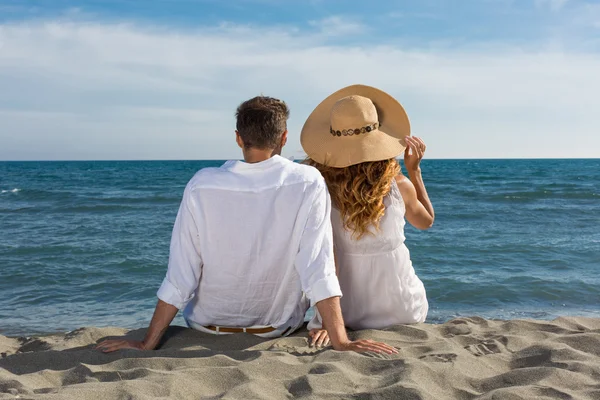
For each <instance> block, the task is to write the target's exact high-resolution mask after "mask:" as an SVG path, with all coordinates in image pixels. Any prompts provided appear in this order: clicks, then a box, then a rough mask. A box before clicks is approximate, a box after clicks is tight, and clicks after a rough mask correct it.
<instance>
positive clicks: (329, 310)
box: [317, 297, 398, 354]
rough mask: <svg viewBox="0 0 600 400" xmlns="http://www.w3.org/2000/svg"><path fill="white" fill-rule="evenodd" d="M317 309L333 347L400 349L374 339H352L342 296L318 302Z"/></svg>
mask: <svg viewBox="0 0 600 400" xmlns="http://www.w3.org/2000/svg"><path fill="white" fill-rule="evenodd" d="M317 309H318V310H319V314H321V319H322V320H323V327H324V328H325V329H326V330H327V332H328V336H329V338H330V339H331V343H332V344H333V348H334V349H335V350H338V351H357V352H367V351H372V352H374V353H387V354H396V353H398V350H396V349H395V348H393V347H392V346H388V345H387V344H384V343H379V342H375V341H373V340H355V341H350V339H348V335H347V334H346V327H345V326H344V318H343V317H342V310H341V309H340V298H339V297H330V298H328V299H325V300H321V301H319V302H318V303H317Z"/></svg>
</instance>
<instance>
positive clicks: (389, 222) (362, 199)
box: [301, 85, 434, 345]
mask: <svg viewBox="0 0 600 400" xmlns="http://www.w3.org/2000/svg"><path fill="white" fill-rule="evenodd" d="M409 135H410V124H409V121H408V117H407V115H406V113H405V111H404V109H403V108H402V106H401V105H400V103H398V102H397V101H396V100H395V99H394V98H392V97H391V96H390V95H388V94H386V93H384V92H382V91H380V90H378V89H375V88H372V87H369V86H363V85H354V86H350V87H347V88H344V89H342V90H340V91H338V92H336V93H334V94H332V95H331V96H329V97H328V98H327V99H325V100H324V101H323V102H322V103H321V104H319V106H317V108H316V109H315V110H314V111H313V112H312V114H311V115H310V116H309V118H308V120H307V121H306V123H305V125H304V127H303V129H302V135H301V142H302V147H303V148H304V151H305V152H306V154H307V155H308V157H309V159H308V161H307V162H308V163H309V164H310V165H313V166H314V167H316V168H317V169H319V170H320V171H321V173H322V175H323V177H324V178H325V181H326V183H327V187H328V189H329V193H330V195H331V199H332V204H333V208H332V213H331V219H332V225H333V236H334V253H335V258H336V270H337V274H338V278H339V280H340V285H341V288H342V292H343V294H344V296H343V297H342V299H341V305H342V312H343V316H344V321H345V322H346V326H347V327H349V328H351V329H381V328H386V327H389V326H391V325H395V324H410V323H416V322H423V321H425V318H426V316H427V311H428V307H429V306H428V302H427V297H426V293H425V288H424V286H423V283H422V282H421V280H420V279H419V278H418V277H417V276H416V274H415V271H414V269H413V266H412V263H411V260H410V254H409V251H408V249H407V248H406V246H405V245H404V240H405V237H404V224H405V222H404V219H405V218H406V220H408V222H409V223H410V224H411V225H413V226H414V227H416V228H418V229H427V228H430V227H431V225H432V224H433V220H434V210H433V206H432V205H431V202H430V201H429V198H428V196H427V191H426V190H425V185H424V184H423V179H422V177H421V169H420V161H421V159H422V158H423V154H424V153H425V149H426V147H425V144H424V143H423V141H422V140H421V139H419V138H416V137H410V136H409ZM402 154H404V164H405V167H406V169H407V172H408V178H406V177H405V176H404V175H402V173H401V169H400V166H399V165H398V162H397V161H396V157H398V156H400V155H402ZM311 336H312V338H313V343H314V344H316V345H321V344H326V343H327V342H328V338H327V334H326V332H325V331H323V330H311Z"/></svg>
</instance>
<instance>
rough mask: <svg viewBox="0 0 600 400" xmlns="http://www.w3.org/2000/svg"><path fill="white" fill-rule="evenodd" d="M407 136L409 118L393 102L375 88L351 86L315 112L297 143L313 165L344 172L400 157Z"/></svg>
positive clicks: (408, 132) (321, 105)
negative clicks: (362, 164)
mask: <svg viewBox="0 0 600 400" xmlns="http://www.w3.org/2000/svg"><path fill="white" fill-rule="evenodd" d="M409 135H410V123H409V121H408V116H407V115H406V112H405V111H404V108H403V107H402V105H400V103H398V101H397V100H396V99H394V98H393V97H392V96H390V95H389V94H387V93H385V92H383V91H381V90H379V89H376V88H374V87H370V86H365V85H352V86H348V87H345V88H343V89H341V90H338V91H337V92H335V93H333V94H332V95H330V96H329V97H327V98H326V99H325V100H323V101H322V102H321V104H319V105H318V106H317V108H315V109H314V111H313V112H312V113H311V114H310V116H309V117H308V119H307V120H306V122H305V123H304V127H303V128H302V133H301V135H300V142H301V143H302V148H303V149H304V151H305V152H306V154H307V155H308V156H309V157H310V158H311V159H313V160H314V161H316V162H318V163H320V164H323V165H326V166H329V167H335V168H344V167H348V166H350V165H354V164H360V163H363V162H368V161H380V160H387V159H390V158H394V157H397V156H399V155H400V154H402V152H404V150H405V148H406V147H405V146H406V144H405V142H404V138H405V137H406V136H409Z"/></svg>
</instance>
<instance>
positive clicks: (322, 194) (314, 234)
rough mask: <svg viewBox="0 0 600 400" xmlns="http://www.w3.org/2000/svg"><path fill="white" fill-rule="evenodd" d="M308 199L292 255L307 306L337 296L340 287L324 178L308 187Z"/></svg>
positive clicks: (339, 292) (329, 200)
mask: <svg viewBox="0 0 600 400" xmlns="http://www.w3.org/2000/svg"><path fill="white" fill-rule="evenodd" d="M311 189H313V190H312V193H311V194H310V195H309V196H307V198H308V199H311V200H312V205H311V207H310V210H309V212H308V216H307V219H306V224H305V227H304V230H303V232H302V238H301V240H300V248H299V250H298V254H297V255H296V260H295V266H296V270H297V272H298V275H299V276H300V281H301V284H302V290H303V291H304V293H306V296H307V297H308V298H309V299H310V304H311V306H314V305H315V304H316V303H318V302H319V301H321V300H325V299H328V298H330V297H341V296H342V291H341V290H340V284H339V282H338V278H337V276H336V275H335V262H334V258H333V233H332V230H331V199H330V197H329V193H328V192H327V187H326V186H325V182H324V181H319V182H318V183H317V184H315V187H314V188H311Z"/></svg>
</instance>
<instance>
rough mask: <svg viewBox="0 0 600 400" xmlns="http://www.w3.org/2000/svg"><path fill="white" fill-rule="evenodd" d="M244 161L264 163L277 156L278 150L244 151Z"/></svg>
mask: <svg viewBox="0 0 600 400" xmlns="http://www.w3.org/2000/svg"><path fill="white" fill-rule="evenodd" d="M243 153H244V161H245V162H247V163H249V164H255V163H259V162H262V161H266V160H268V159H269V158H271V157H273V156H277V155H279V153H280V152H279V151H278V149H253V148H252V149H244V151H243Z"/></svg>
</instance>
